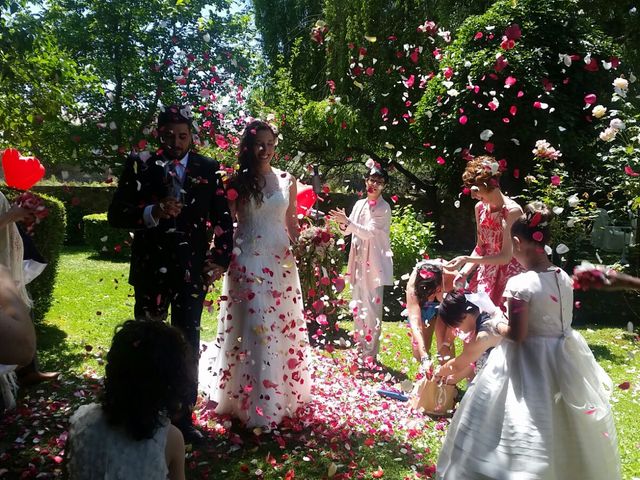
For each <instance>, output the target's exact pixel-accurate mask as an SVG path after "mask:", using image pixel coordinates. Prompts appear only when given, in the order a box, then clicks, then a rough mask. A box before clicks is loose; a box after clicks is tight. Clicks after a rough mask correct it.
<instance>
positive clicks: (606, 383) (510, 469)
mask: <svg viewBox="0 0 640 480" xmlns="http://www.w3.org/2000/svg"><path fill="white" fill-rule="evenodd" d="M505 296H506V297H513V298H517V299H520V300H522V301H525V302H527V303H528V308H529V319H528V336H527V338H526V339H525V340H524V341H523V342H522V343H521V344H516V343H514V342H512V341H509V340H505V341H503V342H502V343H501V344H500V345H498V346H497V347H496V348H494V349H493V351H492V352H491V355H489V359H488V360H487V363H486V365H485V366H484V368H483V369H482V372H481V373H480V374H479V375H478V376H477V377H476V379H475V381H474V385H473V386H472V387H470V388H469V390H468V391H467V393H466V394H465V396H464V398H463V399H462V402H461V403H460V407H459V408H458V411H457V412H456V413H455V415H454V417H453V420H452V421H451V425H450V426H449V430H448V432H447V436H446V439H445V442H444V445H443V447H442V450H441V452H440V456H439V458H438V465H437V478H438V479H447V480H449V479H451V480H454V479H455V480H480V479H500V480H534V479H535V480H541V479H544V480H567V479H580V480H616V479H619V478H620V475H621V474H620V461H619V455H618V450H617V446H616V430H615V426H614V422H613V414H612V412H611V407H610V405H609V400H608V399H609V394H610V393H611V389H612V383H611V380H610V379H609V377H608V375H607V374H606V373H605V371H604V370H603V369H602V368H601V367H600V366H599V365H598V364H597V363H596V361H595V359H594V357H593V354H592V353H591V350H590V349H589V346H588V345H587V342H585V340H584V338H582V335H580V334H579V333H578V332H576V331H575V330H573V329H572V328H571V318H572V311H573V290H572V285H571V278H570V277H569V276H568V275H567V274H566V273H565V272H564V271H562V270H560V269H559V268H555V267H554V268H552V269H549V270H547V271H544V272H532V271H529V272H525V273H521V274H519V275H517V276H515V277H512V278H511V279H509V281H508V283H507V286H506V289H505Z"/></svg>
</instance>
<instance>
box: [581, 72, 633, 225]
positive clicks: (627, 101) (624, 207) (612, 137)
mask: <svg viewBox="0 0 640 480" xmlns="http://www.w3.org/2000/svg"><path fill="white" fill-rule="evenodd" d="M635 81H636V78H635V77H634V76H633V75H630V76H629V79H628V80H627V79H626V78H624V77H622V76H621V77H618V78H616V79H615V80H614V81H613V84H612V87H613V94H612V97H611V103H610V105H609V106H608V107H606V106H604V105H601V104H599V105H596V106H595V107H593V109H592V111H591V114H592V116H593V117H594V118H596V119H597V120H598V122H597V123H596V126H597V127H599V128H601V129H602V130H600V132H599V134H598V139H599V146H600V148H601V149H602V151H601V152H600V154H599V156H600V158H601V160H602V162H601V163H602V166H603V168H604V169H605V172H606V174H605V175H602V177H601V178H598V179H596V180H597V181H598V184H599V186H600V188H601V192H602V195H603V196H604V198H605V199H606V206H607V209H608V210H610V211H612V212H613V213H614V215H615V213H618V214H619V216H626V215H620V214H622V213H625V214H626V213H627V212H628V209H629V208H631V209H632V210H637V209H638V208H639V207H640V181H639V180H638V176H640V173H638V172H640V110H639V109H638V107H637V105H634V103H633V101H632V95H630V93H631V92H630V86H631V85H633V84H634V83H635Z"/></svg>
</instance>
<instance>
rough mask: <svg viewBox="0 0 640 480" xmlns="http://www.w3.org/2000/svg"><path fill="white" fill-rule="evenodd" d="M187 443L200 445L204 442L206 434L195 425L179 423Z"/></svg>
mask: <svg viewBox="0 0 640 480" xmlns="http://www.w3.org/2000/svg"><path fill="white" fill-rule="evenodd" d="M178 428H179V429H180V431H181V432H182V436H183V437H184V443H185V444H191V445H199V444H201V443H202V442H204V435H203V434H202V432H201V431H200V430H198V429H197V428H196V427H194V426H193V425H178Z"/></svg>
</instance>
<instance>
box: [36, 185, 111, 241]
mask: <svg viewBox="0 0 640 480" xmlns="http://www.w3.org/2000/svg"><path fill="white" fill-rule="evenodd" d="M31 191H32V192H34V193H37V194H38V195H40V193H45V194H47V195H52V196H54V197H56V198H58V199H59V200H60V201H62V203H63V204H64V205H65V208H66V210H67V230H66V237H65V244H66V245H83V244H85V239H84V226H83V220H82V219H83V217H84V216H85V215H90V214H92V213H101V212H104V211H106V210H107V209H108V208H109V203H110V202H111V197H113V192H114V191H115V187H114V186H113V185H66V184H65V185H35V186H34V187H33V188H32V189H31Z"/></svg>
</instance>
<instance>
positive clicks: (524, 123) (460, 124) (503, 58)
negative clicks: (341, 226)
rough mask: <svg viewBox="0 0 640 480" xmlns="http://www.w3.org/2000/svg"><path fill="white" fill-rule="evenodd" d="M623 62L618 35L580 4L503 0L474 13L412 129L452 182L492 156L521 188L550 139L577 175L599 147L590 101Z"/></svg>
mask: <svg viewBox="0 0 640 480" xmlns="http://www.w3.org/2000/svg"><path fill="white" fill-rule="evenodd" d="M558 32H562V34H561V35H559V34H558ZM618 65H619V60H618V58H617V52H616V49H615V47H614V45H613V43H612V41H611V40H610V39H609V38H608V37H607V36H606V35H604V34H602V33H601V32H599V31H598V30H597V29H594V28H593V25H592V24H591V23H590V21H589V19H588V17H587V15H586V14H585V12H584V11H582V10H580V7H579V5H578V4H577V3H576V2H573V1H570V0H546V1H538V0H522V1H518V2H512V1H498V2H495V3H494V4H493V5H492V6H491V7H490V8H489V9H488V10H487V12H486V13H485V14H483V15H480V16H474V17H469V18H468V19H467V20H466V21H465V22H464V23H463V24H462V26H461V27H460V28H459V30H458V31H457V33H456V40H454V42H453V43H452V44H451V45H450V46H448V47H446V48H445V49H444V50H443V51H442V58H441V61H440V68H439V70H438V71H437V72H436V74H435V76H434V77H433V79H432V80H430V81H429V83H428V85H427V89H426V91H425V94H424V96H423V97H422V99H421V100H420V102H419V105H418V109H417V112H416V123H415V126H416V128H417V129H418V130H419V132H420V133H421V134H422V135H423V136H424V138H426V139H427V141H428V142H429V144H430V147H431V148H432V149H433V150H432V151H433V157H434V159H435V158H436V157H437V158H438V159H440V161H438V160H437V163H438V164H439V165H441V167H440V169H439V171H440V172H441V174H440V176H439V178H440V179H441V180H445V182H446V183H448V188H452V187H454V188H457V187H458V186H459V180H458V179H459V178H460V174H461V172H462V170H463V169H464V167H465V161H466V160H468V159H469V158H471V156H473V155H480V154H485V153H489V154H491V155H493V156H495V157H496V158H497V159H503V158H504V159H507V160H508V168H509V175H506V174H505V175H503V177H502V180H503V181H504V182H505V184H506V186H507V187H511V186H516V190H520V189H521V188H522V187H524V185H523V184H522V179H523V178H524V177H525V176H527V175H529V174H533V173H535V172H534V169H535V167H536V165H535V163H534V162H535V158H534V159H532V158H531V156H530V155H529V154H528V152H529V151H530V150H531V145H533V144H534V142H535V141H536V140H537V139H539V138H541V137H542V136H543V135H544V136H546V138H547V139H548V140H549V141H550V142H551V143H553V144H555V145H558V146H561V149H562V151H563V152H564V161H565V168H566V170H567V171H568V172H570V173H571V174H572V175H573V174H574V173H575V172H580V171H582V170H584V169H585V168H587V169H588V168H590V167H591V165H592V163H593V161H594V157H593V155H592V154H591V151H590V150H588V149H585V148H584V146H585V144H586V145H588V144H589V143H593V138H592V137H591V134H592V126H591V123H590V119H589V118H586V117H587V116H586V115H585V114H584V109H583V107H584V104H585V103H584V102H585V101H587V100H588V101H594V100H596V99H597V98H598V97H600V96H602V92H607V91H608V85H609V84H610V83H611V81H612V79H613V78H615V75H616V74H615V73H614V71H615V69H616V68H617V67H618ZM532 160H533V161H532Z"/></svg>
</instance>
